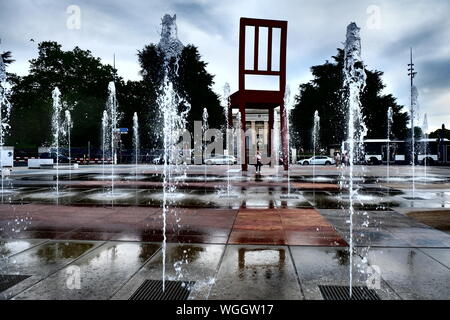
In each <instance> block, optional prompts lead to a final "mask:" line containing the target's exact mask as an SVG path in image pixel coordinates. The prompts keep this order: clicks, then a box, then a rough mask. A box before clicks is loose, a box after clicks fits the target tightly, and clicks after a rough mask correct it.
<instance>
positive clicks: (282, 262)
mask: <svg viewBox="0 0 450 320" xmlns="http://www.w3.org/2000/svg"><path fill="white" fill-rule="evenodd" d="M209 298H210V299H213V300H215V299H230V300H239V299H250V300H271V299H273V300H284V299H289V300H299V299H302V298H303V295H302V293H301V289H300V286H299V284H298V278H297V275H296V273H295V268H294V266H293V263H292V259H291V256H290V254H289V249H288V247H285V246H227V249H226V252H225V255H224V258H223V261H222V264H221V266H220V270H219V273H218V274H217V278H216V281H215V283H214V285H213V288H212V290H211V294H210V296H209Z"/></svg>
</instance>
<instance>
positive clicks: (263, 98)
mask: <svg viewBox="0 0 450 320" xmlns="http://www.w3.org/2000/svg"><path fill="white" fill-rule="evenodd" d="M230 102H231V103H230V104H231V107H232V108H234V109H236V108H239V105H240V104H245V107H246V108H253V109H267V108H268V107H277V106H279V105H281V104H283V102H284V95H283V93H282V92H280V91H265V90H243V91H237V92H235V93H233V94H232V95H231V96H230Z"/></svg>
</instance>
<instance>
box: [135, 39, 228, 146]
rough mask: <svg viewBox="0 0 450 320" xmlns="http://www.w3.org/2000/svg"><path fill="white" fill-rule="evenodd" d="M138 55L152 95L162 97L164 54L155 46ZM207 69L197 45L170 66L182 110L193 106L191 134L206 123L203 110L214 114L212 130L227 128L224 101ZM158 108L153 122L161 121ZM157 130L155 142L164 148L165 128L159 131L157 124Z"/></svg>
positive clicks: (171, 78)
mask: <svg viewBox="0 0 450 320" xmlns="http://www.w3.org/2000/svg"><path fill="white" fill-rule="evenodd" d="M138 56H139V63H140V65H141V75H142V77H143V81H144V82H145V83H146V85H147V86H148V89H149V90H151V92H152V94H154V95H159V94H161V88H162V82H163V80H164V74H165V71H164V61H165V55H164V52H162V51H161V50H160V48H159V47H158V46H156V45H154V44H151V45H148V46H145V47H144V49H143V50H141V51H139V53H138ZM206 66H207V64H206V63H205V62H204V61H202V60H201V56H200V54H199V52H198V49H197V48H196V47H195V46H193V45H189V46H186V47H184V48H183V50H182V52H181V54H180V56H179V58H178V60H176V59H174V58H172V59H170V61H169V62H168V66H167V67H168V69H169V70H170V72H169V73H168V76H169V79H170V80H171V81H172V83H173V85H174V90H175V91H176V93H177V94H178V95H179V97H180V98H181V102H180V106H178V107H179V109H180V110H181V109H183V108H184V107H185V103H188V104H189V107H190V111H189V113H188V117H187V129H188V130H189V131H190V132H191V133H192V132H193V127H194V121H201V120H202V114H203V108H206V109H207V110H208V114H210V115H214V116H212V117H210V118H209V126H210V128H218V129H221V128H223V126H224V125H225V114H224V110H223V108H222V107H221V105H220V99H219V97H218V96H217V94H215V93H214V92H213V90H212V85H213V84H214V81H213V80H214V76H213V75H211V74H209V73H208V72H207V71H206ZM157 107H158V106H157V105H156V103H153V104H151V108H152V109H151V110H150V113H151V114H152V117H153V119H158V120H160V117H161V115H160V114H159V113H158V111H157ZM154 122H155V121H154ZM158 123H161V121H158ZM153 128H157V129H156V130H155V132H154V139H155V140H157V141H158V144H159V145H161V139H160V136H159V135H158V133H160V132H161V131H162V130H161V129H162V128H158V127H157V126H155V125H154V123H153Z"/></svg>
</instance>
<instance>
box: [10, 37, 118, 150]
mask: <svg viewBox="0 0 450 320" xmlns="http://www.w3.org/2000/svg"><path fill="white" fill-rule="evenodd" d="M38 50H39V52H38V57H37V58H36V59H33V60H31V61H30V64H31V65H30V71H29V74H28V75H26V76H24V77H18V76H15V77H12V79H11V82H12V83H13V86H12V93H11V103H12V104H13V109H12V113H11V126H12V131H13V134H12V135H11V136H10V137H9V138H8V144H10V145H14V146H16V147H38V146H42V145H49V143H50V128H51V114H52V99H51V93H52V90H53V89H54V88H55V87H58V88H59V89H60V91H61V93H62V101H63V103H64V109H70V110H71V113H72V119H73V122H74V127H73V130H72V145H73V146H84V145H86V144H87V142H88V141H91V144H92V145H94V146H95V145H97V146H98V145H99V144H100V141H99V140H100V135H101V133H100V130H101V117H102V111H103V109H104V107H105V101H106V97H107V86H108V83H109V82H110V81H112V80H113V79H115V78H116V81H117V82H121V81H122V80H121V79H118V78H117V76H116V71H115V70H114V69H113V68H112V67H111V66H109V65H103V64H102V63H101V61H100V59H98V58H95V57H93V56H92V54H91V52H90V51H87V50H86V51H85V50H81V49H80V48H78V47H76V48H75V49H73V50H72V51H63V50H62V49H61V45H59V44H58V43H56V42H42V43H40V44H39V46H38Z"/></svg>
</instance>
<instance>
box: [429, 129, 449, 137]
mask: <svg viewBox="0 0 450 320" xmlns="http://www.w3.org/2000/svg"><path fill="white" fill-rule="evenodd" d="M441 136H443V138H444V139H449V140H450V130H448V129H445V127H444V126H443V128H442V129H438V130H436V131H434V132H432V133H430V135H429V137H430V139H440V138H441Z"/></svg>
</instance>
